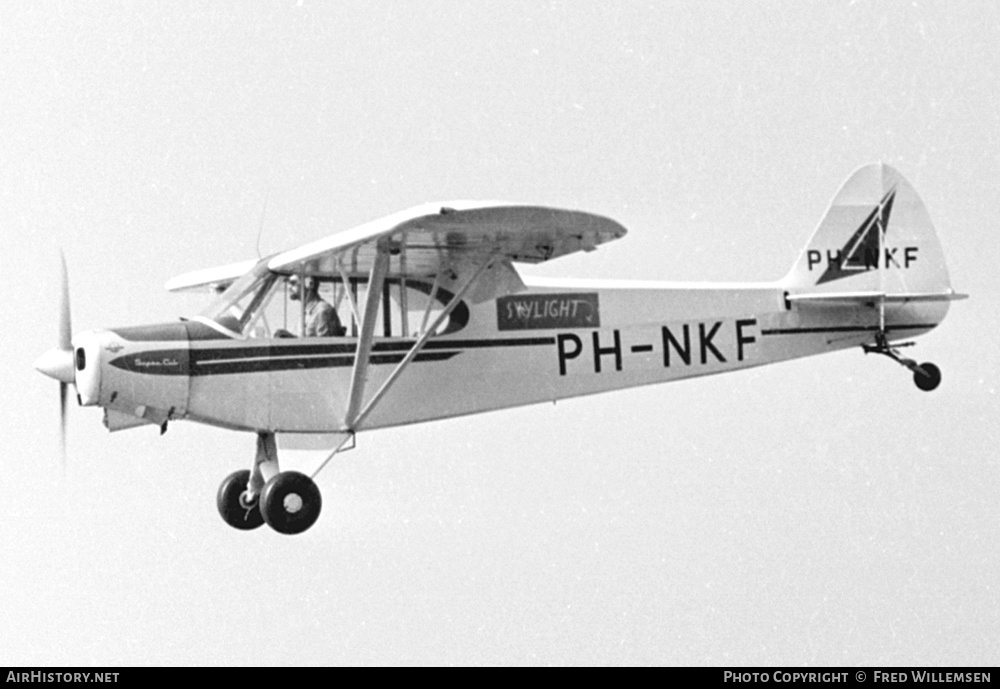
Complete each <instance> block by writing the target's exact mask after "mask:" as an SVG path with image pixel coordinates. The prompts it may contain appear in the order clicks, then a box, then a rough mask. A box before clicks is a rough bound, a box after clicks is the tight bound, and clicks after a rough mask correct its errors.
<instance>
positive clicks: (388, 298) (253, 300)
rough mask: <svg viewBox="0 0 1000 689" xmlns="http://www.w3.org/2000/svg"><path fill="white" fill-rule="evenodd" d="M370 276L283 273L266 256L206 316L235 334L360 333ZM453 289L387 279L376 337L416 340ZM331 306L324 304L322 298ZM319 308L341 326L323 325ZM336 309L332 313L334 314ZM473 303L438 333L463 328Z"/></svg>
mask: <svg viewBox="0 0 1000 689" xmlns="http://www.w3.org/2000/svg"><path fill="white" fill-rule="evenodd" d="M313 282H315V284H316V287H317V291H316V295H315V296H314V297H310V298H307V299H306V302H307V303H306V304H305V307H304V308H303V297H304V296H305V291H304V290H305V288H306V285H310V284H312V283H313ZM367 282H368V281H367V280H366V279H364V278H351V279H349V280H348V282H347V284H346V285H345V284H344V282H343V280H342V279H340V278H339V277H338V278H326V277H314V278H301V279H300V277H299V276H294V275H293V276H289V275H279V274H277V273H272V272H271V271H269V270H268V269H267V265H266V261H261V262H260V263H259V264H258V265H257V266H256V267H255V268H254V269H253V270H251V271H250V272H249V273H247V274H246V275H244V276H243V277H241V278H240V279H239V280H237V281H236V282H234V283H233V284H232V285H230V286H229V288H228V289H227V290H226V291H225V292H223V293H222V294H221V295H220V296H219V298H218V299H217V300H216V301H215V302H214V303H213V304H212V305H211V306H210V307H209V308H208V309H206V310H205V311H204V312H203V313H202V314H201V315H202V316H203V317H205V318H208V319H210V320H212V321H214V322H216V323H218V324H219V325H220V326H222V327H223V328H225V329H227V330H229V331H232V332H233V333H235V334H238V335H241V336H243V337H249V338H286V337H317V336H326V337H348V338H352V337H357V336H358V334H359V332H360V325H359V323H358V318H357V314H358V313H359V312H360V311H362V310H363V309H364V307H365V304H366V303H367V299H368V294H367V291H368V284H367ZM451 297H452V294H451V293H450V292H448V291H447V290H444V289H435V288H434V285H433V284H432V283H430V282H424V281H421V280H413V279H407V280H403V279H400V278H387V279H386V281H385V285H384V288H383V290H382V295H381V298H380V299H379V300H378V314H377V317H376V322H375V336H376V337H394V338H408V339H415V338H417V337H419V336H420V335H421V334H422V333H423V332H424V331H425V330H427V328H429V327H431V325H433V324H434V322H435V321H436V320H437V317H438V316H439V315H440V314H441V313H442V312H443V311H444V308H445V305H446V304H447V303H448V301H450V299H451ZM317 298H318V300H319V301H321V302H323V303H324V304H325V305H320V304H319V301H317ZM318 311H322V312H323V320H326V321H328V322H329V323H331V324H335V327H325V328H323V327H320V328H317V326H316V321H317V319H318V318H319V316H318ZM330 311H332V314H331V313H330ZM468 316H469V312H468V308H467V307H466V306H465V304H459V306H458V307H457V308H456V309H455V310H454V311H452V313H451V314H450V315H449V316H448V317H447V318H445V319H444V320H443V321H442V322H441V323H440V324H438V326H437V328H436V330H435V332H436V334H439V335H440V334H444V333H451V332H455V331H457V330H460V329H461V328H462V327H464V326H465V324H466V322H467V321H468Z"/></svg>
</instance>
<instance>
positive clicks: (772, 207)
mask: <svg viewBox="0 0 1000 689" xmlns="http://www.w3.org/2000/svg"><path fill="white" fill-rule="evenodd" d="M998 36H1000V10H998V9H997V6H996V4H995V3H992V2H987V1H983V2H950V3H924V2H879V3H876V2H846V1H827V2H811V3H800V2H791V1H789V2H754V3H744V2H705V3H695V2H656V3H638V2H631V3H623V2H613V3H597V2H590V3H569V2H512V1H509V0H505V1H503V2H485V1H481V2H475V3H470V2H430V1H425V2H421V3H415V2H371V1H366V2H338V3H318V2H313V1H311V0H299V2H243V3H228V2H213V3H206V2H202V1H200V0H199V1H192V2H177V1H176V0H172V1H171V2H164V3H153V2H141V3H118V2H115V3H111V2H87V3H80V2H65V3H59V2H55V3H41V2H17V3H14V2H7V3H2V4H0V74H2V75H3V76H2V80H0V231H2V232H3V237H4V241H3V243H2V245H0V256H2V270H0V280H2V293H3V296H4V298H5V304H6V307H5V308H6V313H7V318H6V319H5V327H4V328H3V333H2V335H0V341H2V345H3V350H2V351H3V352H4V354H5V357H6V359H7V362H6V365H5V366H3V367H0V391H2V393H3V401H2V402H0V405H2V407H0V409H2V414H3V419H4V422H3V428H4V429H6V433H7V442H6V443H5V446H6V448H7V452H6V456H5V457H4V458H3V460H2V462H3V471H2V474H0V475H2V478H0V488H2V495H0V545H2V549H3V555H2V557H0V611H2V618H3V623H2V624H0V649H2V650H0V661H2V662H3V663H5V664H10V665H36V664H42V665H63V664H69V665H77V664H98V665H139V664H232V665H247V664H251V665H252V664H305V663H308V664H321V665H322V664H470V663H489V664H591V663H595V664H635V663H652V664H692V665H701V664H714V665H720V664H722V665H725V664H733V665H754V664H786V665H799V664H861V665H894V664H907V665H908V664H918V665H924V664H932V665H933V664H956V665H964V664H983V665H996V664H998V663H1000V654H998V650H997V649H998V646H997V642H996V633H997V629H998V628H1000V619H998V618H1000V614H998V613H1000V593H998V583H997V582H998V580H997V572H998V571H1000V546H998V543H1000V541H998V536H1000V529H998V523H1000V507H998V501H997V495H998V492H1000V463H998V458H997V457H998V454H997V443H998V440H1000V422H998V411H1000V403H998V399H997V387H998V384H1000V380H998V379H1000V364H998V361H1000V346H998V344H997V333H998V331H1000V312H998V309H997V307H996V304H997V299H998V297H1000V295H998V289H997V279H996V270H997V264H998V262H1000V243H998V242H997V241H996V232H997V228H998V218H1000V195H998V193H997V190H998V188H1000V155H998V154H1000V142H998V135H1000V98H998V96H997V74H998V73H1000V41H998V40H997V37H998ZM877 160H883V161H885V162H887V163H890V164H892V165H894V166H895V167H897V168H898V169H899V170H900V172H901V173H902V174H903V175H904V176H906V177H907V178H908V179H909V180H910V182H911V183H913V185H914V186H915V187H916V189H917V191H918V192H919V193H920V194H921V196H922V198H923V200H924V202H925V203H926V205H927V207H928V209H929V211H930V214H931V217H932V218H933V220H934V222H935V224H936V227H937V230H938V235H939V237H940V239H941V242H942V244H943V246H944V250H945V254H946V256H947V257H948V261H949V267H950V270H951V276H952V282H953V284H954V286H955V288H956V289H957V290H959V291H963V292H968V293H971V295H972V298H971V299H970V300H968V301H965V302H959V303H956V304H955V305H953V307H952V310H951V313H950V315H949V317H948V319H947V320H946V321H945V323H944V324H943V325H942V327H940V328H939V329H938V330H936V331H934V332H933V333H931V334H930V335H928V336H926V337H924V338H922V339H921V340H920V341H919V344H918V345H917V347H916V348H915V349H914V350H912V351H913V352H914V355H915V356H916V357H917V358H918V359H919V360H921V361H934V362H935V363H937V364H938V365H939V366H940V367H941V369H942V372H943V375H944V380H943V382H942V384H941V387H940V388H939V389H938V390H937V391H935V392H933V393H930V394H926V393H922V392H920V391H918V390H917V389H916V388H915V387H914V386H913V383H912V381H911V376H910V374H909V373H908V372H907V371H905V370H904V369H902V368H900V367H898V366H896V365H894V364H893V363H892V362H890V361H889V360H887V359H884V358H882V357H866V356H864V355H863V353H862V352H861V351H860V350H852V351H848V352H843V353H839V354H834V355H830V356H826V357H819V358H815V359H806V360H800V361H796V362H790V363H786V364H781V365H777V366H773V367H766V368H761V369H755V370H752V371H746V372H742V373H735V374H731V375H728V376H721V377H715V378H705V379H697V380H693V381H686V382H682V383H677V384H674V385H667V386H656V387H649V388H643V389H639V390H633V391H625V392H618V393H613V394H608V395H600V396H596V397H591V398H586V399H581V400H573V401H567V402H563V403H560V404H559V405H557V406H553V405H544V406H534V407H528V408H524V409H519V410H513V411H505V412H499V413H493V414H487V415H482V416H478V417H469V418H463V419H456V420H450V421H442V422H437V423H432V424H427V425H423V426H415V427H412V428H404V429H398V430H391V431H383V432H375V433H371V434H364V435H361V436H359V438H358V448H357V449H355V450H353V451H351V452H349V453H347V454H345V455H343V456H342V457H341V458H338V459H337V460H336V461H335V462H334V463H332V464H331V465H330V466H329V467H327V468H326V469H325V470H324V472H323V473H321V474H320V476H319V481H318V482H319V485H320V488H321V490H322V491H323V497H324V507H323V514H322V516H321V517H320V520H319V522H318V523H317V524H316V525H315V526H314V527H313V528H312V529H311V530H310V531H308V532H307V533H306V534H304V535H302V536H298V537H294V538H289V537H285V536H280V535H278V534H276V533H274V532H272V531H271V530H269V529H261V530H258V531H255V532H251V533H240V532H236V531H234V530H233V529H230V528H229V527H227V526H226V525H225V524H224V523H223V522H222V520H221V519H220V517H219V516H218V514H217V512H216V508H215V492H216V490H217V488H218V485H219V482H220V481H221V480H222V479H223V478H224V477H225V476H226V475H227V474H229V473H230V472H232V471H234V470H236V469H239V468H246V467H249V465H250V462H251V460H252V457H253V449H254V438H253V436H252V435H250V434H239V433H234V432H230V431H224V430H218V429H213V428H208V427H203V426H198V425H195V424H192V423H187V422H179V423H174V424H172V425H171V426H170V430H169V431H168V432H167V434H166V435H164V436H162V437H160V436H159V435H158V433H157V431H156V429H154V428H151V427H150V428H140V429H134V430H129V431H123V432H120V433H116V434H114V435H110V434H108V433H107V431H106V430H105V429H104V428H103V426H102V425H101V422H100V418H101V414H100V411H99V410H95V409H92V408H86V409H79V408H76V407H75V406H73V407H71V409H70V419H69V424H68V436H69V458H68V466H67V467H66V469H65V471H63V469H62V468H61V467H60V463H59V440H58V385H57V384H56V383H55V382H54V381H50V380H47V379H45V378H44V377H42V376H41V375H39V374H38V373H37V372H35V371H34V370H33V369H32V368H31V363H32V362H33V361H34V359H35V358H36V357H37V356H38V355H40V354H41V353H42V352H44V351H45V350H46V349H48V348H50V347H52V346H54V345H55V343H56V334H57V314H58V296H57V293H58V284H59V282H58V270H57V266H58V247H62V248H63V249H64V250H65V252H66V256H67V262H68V264H69V270H70V287H71V293H72V308H73V325H74V329H76V330H83V329H89V328H95V327H110V326H117V325H131V324H140V323H150V322H158V321H169V320H174V319H176V318H177V317H178V316H182V315H190V314H192V313H194V312H197V311H199V310H200V309H201V308H202V307H203V306H204V301H203V299H201V298H200V297H190V296H178V295H171V294H168V293H166V292H165V291H164V290H163V288H162V286H163V283H164V282H165V281H166V280H167V279H169V278H170V277H172V276H174V275H176V274H178V273H182V272H186V271H189V270H195V269H199V268H205V267H209V266H213V265H217V264H221V263H227V262H232V261H238V260H244V259H248V258H253V257H255V256H256V255H257V248H256V244H257V227H258V225H259V223H260V219H261V209H262V206H263V200H264V197H265V195H268V198H269V200H268V205H267V213H266V217H265V218H264V230H263V235H262V237H261V240H260V244H261V246H260V249H261V251H262V252H264V253H268V252H273V251H277V250H280V249H286V248H291V247H294V246H296V245H298V244H300V243H304V242H306V241H310V240H314V239H317V238H320V237H323V236H326V235H328V234H331V233H334V232H338V231H341V230H345V229H348V228H350V227H353V226H354V225H356V224H359V223H361V222H363V221H366V220H370V219H373V218H377V217H379V216H382V215H387V214H389V213H391V212H394V211H397V210H400V209H403V208H406V207H409V206H412V205H415V204H417V203H421V202H424V201H432V200H438V199H455V198H470V199H476V198H486V199H508V200H511V201H519V202H529V203H539V204H547V205H554V206H564V207H568V208H578V209H582V210H587V211H592V212H595V213H599V214H602V215H607V216H609V217H612V218H615V219H616V220H618V221H620V222H621V223H623V224H624V225H625V226H626V227H627V228H629V234H628V236H627V237H626V238H625V239H624V240H622V241H620V242H615V243H613V244H612V245H609V246H607V247H602V248H601V249H600V250H599V251H597V252H593V253H590V254H586V255H582V256H574V257H570V258H567V259H563V260H559V261H555V262H552V263H551V264H550V265H546V266H544V267H540V268H530V269H525V271H524V272H525V273H526V274H530V275H544V276H557V277H582V278H639V279H669V280H725V281H728V280H772V279H776V278H778V277H781V276H782V275H784V273H785V272H786V271H787V270H788V268H789V267H790V266H791V264H792V262H793V261H794V260H795V258H796V257H797V255H798V252H799V251H800V249H801V248H802V246H803V245H804V244H805V242H806V241H807V240H808V238H809V236H810V234H811V232H812V230H813V228H814V227H815V225H816V223H817V222H818V220H819V219H820V217H821V216H822V214H823V212H824V210H825V209H826V207H827V204H828V203H829V201H830V199H831V198H832V197H833V195H834V193H835V192H836V191H837V189H838V188H839V186H840V184H841V183H842V182H843V181H844V180H845V179H846V178H847V176H848V175H849V174H850V173H851V172H852V171H853V170H854V169H856V168H857V167H859V166H860V165H862V164H864V163H867V162H871V161H877ZM457 383H458V384H460V381H457ZM446 389H447V388H446V385H445V383H444V382H443V383H442V388H441V389H440V390H431V391H428V394H446ZM315 459H316V458H315V456H313V455H304V456H303V455H299V456H289V457H288V458H287V461H285V462H284V465H285V466H286V467H287V468H296V467H302V468H306V467H308V468H311V467H312V466H314V464H315Z"/></svg>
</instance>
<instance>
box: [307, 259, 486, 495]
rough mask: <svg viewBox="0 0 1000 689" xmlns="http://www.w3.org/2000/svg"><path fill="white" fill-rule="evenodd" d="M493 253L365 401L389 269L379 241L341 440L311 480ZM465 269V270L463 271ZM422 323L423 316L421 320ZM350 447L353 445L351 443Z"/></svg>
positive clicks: (473, 270)
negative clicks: (376, 328) (370, 362)
mask: <svg viewBox="0 0 1000 689" xmlns="http://www.w3.org/2000/svg"><path fill="white" fill-rule="evenodd" d="M498 255H499V254H498V253H497V252H492V253H489V254H487V255H486V256H484V257H483V258H482V259H481V260H480V261H479V262H478V265H477V264H473V265H471V266H469V268H471V273H470V275H469V276H468V278H466V280H465V282H464V283H462V285H461V287H460V288H459V289H458V291H457V292H455V295H454V296H453V297H452V298H451V300H450V301H449V302H448V304H447V306H445V308H444V310H442V311H441V312H440V313H438V314H437V317H436V318H435V319H434V320H433V322H431V323H430V325H427V326H425V327H423V328H422V332H421V334H420V336H419V337H418V338H417V340H416V342H414V343H413V346H412V347H410V349H409V351H407V353H406V355H405V356H404V357H403V360H402V361H400V362H399V363H398V364H396V368H394V369H393V370H392V372H391V373H390V374H389V376H388V377H387V378H386V379H385V381H383V383H382V385H380V386H379V388H378V389H377V390H376V391H375V392H374V394H372V396H371V397H370V398H368V400H367V401H365V399H364V395H365V391H366V388H367V387H368V385H367V383H368V369H369V365H370V364H369V361H370V357H371V352H372V341H373V339H374V338H373V335H374V332H375V323H376V320H377V318H378V305H379V299H380V298H381V295H382V289H383V286H384V284H385V276H386V273H387V271H388V267H389V257H390V250H389V247H388V245H387V243H386V242H380V243H379V245H378V252H377V255H376V259H375V262H374V263H373V265H372V269H371V274H370V275H369V278H368V294H367V298H366V299H365V308H364V311H363V312H362V314H361V321H360V322H361V329H360V333H359V336H358V344H357V348H356V350H355V356H354V369H353V371H352V373H351V387H350V392H349V394H348V404H347V413H346V415H345V417H344V428H345V431H344V432H343V438H342V439H341V440H340V442H339V444H338V445H337V446H336V447H334V449H333V451H332V452H331V453H330V454H329V455H328V456H327V457H326V459H324V460H323V461H322V462H321V463H320V465H319V467H318V468H317V469H316V470H315V471H314V472H313V473H312V478H315V477H316V475H317V474H319V472H320V471H322V470H323V468H324V467H325V466H326V465H327V464H328V463H329V462H330V460H332V459H333V458H334V456H336V455H337V453H338V452H340V451H341V450H343V449H345V446H346V445H347V443H348V441H353V439H354V434H355V432H356V431H357V430H358V428H359V427H360V426H361V425H362V424H363V423H364V421H365V419H367V418H368V416H369V415H370V414H371V413H372V412H373V411H374V410H375V408H376V407H377V406H378V403H379V402H380V401H381V400H382V399H383V398H384V397H385V394H386V393H387V392H389V389H390V388H391V387H392V386H393V384H394V383H395V382H396V381H397V380H398V379H399V377H400V376H401V375H402V374H403V372H404V371H405V370H406V369H407V368H408V367H409V365H410V364H411V363H412V362H413V360H414V359H416V357H417V355H418V354H420V352H421V350H422V349H423V348H424V345H426V344H427V342H428V340H430V338H431V337H432V336H433V335H434V333H435V332H437V329H438V328H439V327H440V326H441V324H442V323H443V322H444V320H445V319H446V318H447V317H448V316H449V314H451V312H452V311H453V310H454V309H455V307H456V306H458V305H459V304H460V303H461V301H462V298H463V297H464V296H465V295H466V294H467V293H468V292H469V290H470V289H472V287H473V286H475V284H476V282H477V281H478V280H479V278H480V277H481V276H482V275H483V273H484V272H486V270H487V269H489V268H490V266H492V265H493V263H494V261H496V259H497V257H498ZM441 270H448V268H446V267H442V268H441ZM466 270H468V268H467V269H466ZM439 278H440V273H439V274H438V276H436V277H435V280H434V285H435V288H434V291H435V292H436V290H437V286H438V284H440V279H439ZM433 298H434V294H431V295H430V299H433ZM425 321H426V317H425ZM352 447H353V443H352Z"/></svg>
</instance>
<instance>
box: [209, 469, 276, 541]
mask: <svg viewBox="0 0 1000 689" xmlns="http://www.w3.org/2000/svg"><path fill="white" fill-rule="evenodd" d="M249 480H250V470H249V469H244V470H243V471H236V472H233V473H232V474H230V475H229V476H227V477H226V480H225V481H223V482H222V485H221V486H219V495H218V497H217V498H216V500H215V503H216V505H217V506H218V508H219V514H221V515H222V518H223V519H224V520H225V522H226V523H227V524H229V526H231V527H233V528H234V529H240V530H241V531H249V530H250V529H256V528H257V527H258V526H260V525H261V524H263V523H264V517H263V516H262V515H261V513H260V510H259V509H258V502H259V501H258V499H257V498H254V499H253V500H251V501H247V500H246V498H245V495H246V490H247V482H248V481H249ZM258 497H260V496H258Z"/></svg>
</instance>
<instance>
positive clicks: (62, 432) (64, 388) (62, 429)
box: [59, 381, 69, 473]
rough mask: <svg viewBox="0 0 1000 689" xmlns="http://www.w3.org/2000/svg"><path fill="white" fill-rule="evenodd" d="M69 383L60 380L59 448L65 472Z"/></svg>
mask: <svg viewBox="0 0 1000 689" xmlns="http://www.w3.org/2000/svg"><path fill="white" fill-rule="evenodd" d="M68 388H69V385H68V384H67V383H63V382H62V381H60V382H59V448H60V450H61V454H60V457H61V458H62V468H63V472H64V473H65V471H66V395H67V393H68Z"/></svg>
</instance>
